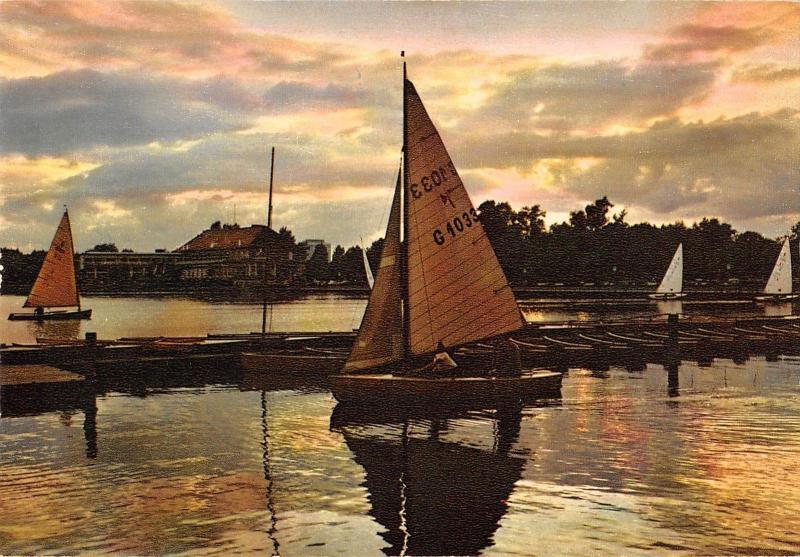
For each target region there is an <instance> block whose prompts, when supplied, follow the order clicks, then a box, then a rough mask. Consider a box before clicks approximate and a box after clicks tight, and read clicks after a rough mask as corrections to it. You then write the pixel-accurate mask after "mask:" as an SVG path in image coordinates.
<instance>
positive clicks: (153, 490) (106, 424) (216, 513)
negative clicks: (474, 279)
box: [0, 297, 800, 555]
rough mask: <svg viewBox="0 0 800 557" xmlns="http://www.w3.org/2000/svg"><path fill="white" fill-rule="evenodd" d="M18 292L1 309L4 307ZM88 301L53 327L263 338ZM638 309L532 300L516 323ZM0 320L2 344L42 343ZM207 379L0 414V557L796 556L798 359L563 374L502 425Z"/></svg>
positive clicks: (326, 324) (160, 312)
mask: <svg viewBox="0 0 800 557" xmlns="http://www.w3.org/2000/svg"><path fill="white" fill-rule="evenodd" d="M21 301H22V299H21V298H17V297H2V298H0V302H2V303H0V307H2V311H8V310H10V309H12V308H15V307H17V306H18V305H20V304H21ZM85 305H86V306H87V307H92V308H93V309H94V311H95V319H93V320H92V321H89V322H82V323H80V325H79V326H75V325H74V324H73V327H75V328H74V330H73V329H61V330H62V331H66V332H67V333H70V331H72V332H71V333H70V334H73V336H78V335H82V334H83V332H85V331H87V330H94V331H97V332H98V333H99V335H100V336H101V337H105V338H113V337H118V336H133V335H154V334H170V335H176V334H184V335H193V334H205V333H206V332H227V331H240V332H244V331H250V330H256V329H258V328H259V327H260V308H258V307H257V306H243V305H225V304H207V303H203V302H194V301H189V300H174V299H167V300H156V299H153V300H150V299H114V298H95V299H89V300H86V303H85ZM363 306H364V301H363V300H357V299H337V298H334V297H322V298H316V299H310V300H303V301H299V302H294V303H291V304H281V305H276V306H275V307H274V308H273V312H272V324H273V328H274V329H275V330H303V329H305V330H320V329H324V330H327V329H333V330H347V329H349V328H352V327H353V326H357V324H358V320H359V318H360V312H361V311H363ZM654 311H655V309H654V308H651V307H649V306H645V307H638V308H636V309H620V308H615V309H607V310H603V309H596V308H595V309H589V310H586V311H584V310H580V311H579V310H576V309H573V308H570V307H566V306H565V307H560V308H553V307H551V306H549V305H543V306H541V307H534V308H533V309H532V310H531V313H529V317H530V318H532V319H545V320H546V319H549V318H551V317H553V316H555V318H558V319H561V318H590V317H597V316H598V315H602V316H608V315H617V314H636V315H646V314H648V313H653V312H654ZM684 311H697V312H700V311H713V312H718V311H728V310H721V309H719V308H714V309H712V310H708V309H705V310H702V309H701V308H696V309H691V310H687V309H686V306H685V308H684ZM748 311H753V312H757V311H760V310H756V309H753V308H748ZM790 311H791V308H790ZM615 312H616V313H615ZM631 312H633V313H631ZM565 316H566V317H565ZM10 325H11V324H4V326H3V327H2V340H3V341H4V342H9V341H12V340H13V341H16V342H28V341H29V340H31V339H32V338H35V337H36V336H42V335H46V334H52V333H53V330H46V329H47V326H45V328H43V329H39V328H37V327H36V326H33V325H32V324H22V327H20V328H16V327H15V328H12V327H11V326H10ZM13 325H15V326H16V325H18V323H14V324H13ZM53 325H55V324H53ZM31 327H32V328H31ZM62 334H63V333H62ZM217 371H218V373H215V371H214V370H211V373H205V374H203V375H202V378H201V377H197V376H193V375H191V374H189V375H181V376H178V375H175V376H171V377H169V378H166V379H164V380H163V381H159V384H158V386H155V385H154V384H153V382H140V383H137V382H132V381H127V380H122V379H121V380H120V381H119V382H117V383H115V382H114V381H111V382H110V383H109V385H106V386H105V387H104V388H103V389H100V390H98V391H97V392H94V393H93V395H92V396H90V397H87V398H86V399H85V400H82V401H80V402H79V403H75V402H74V401H63V404H61V405H60V406H59V401H58V400H56V401H46V402H45V401H43V404H42V411H40V412H34V413H33V414H32V415H24V416H9V415H7V414H6V415H4V416H3V418H2V420H0V516H2V520H0V553H3V554H17V553H61V554H63V553H68V554H75V553H105V554H107V553H115V554H137V555H139V554H164V553H170V554H173V553H180V554H210V553H218V554H233V553H238V554H242V553H243V554H252V553H260V554H264V553H266V554H270V553H280V554H282V555H354V554H355V555H383V554H389V555H394V554H403V553H405V554H442V553H444V554H477V553H481V554H489V555H553V554H556V555H559V554H561V555H585V554H590V553H596V554H601V553H602V554H625V555H637V554H650V555H654V554H655V555H658V554H674V553H679V554H680V553H683V554H688V555H696V554H731V553H738V554H756V553H758V554H777V553H796V552H797V551H798V548H800V488H798V487H797V482H796V477H797V470H798V464H800V359H798V358H789V357H785V358H780V359H778V360H777V361H769V362H768V361H765V360H764V359H761V358H754V359H751V360H749V361H747V362H745V363H743V364H734V363H732V362H731V361H728V360H715V361H714V362H713V363H712V364H711V365H710V366H705V367H699V366H698V365H696V364H694V363H690V362H685V363H683V364H681V365H680V367H679V369H678V370H677V372H673V373H667V372H666V371H665V370H664V369H663V368H662V367H661V366H656V365H651V366H648V367H647V368H646V369H645V370H644V371H641V372H628V371H625V370H623V369H616V368H612V369H611V370H610V371H608V372H605V373H593V372H589V371H587V370H582V369H573V370H570V372H569V374H568V376H567V377H566V378H565V380H564V387H563V396H562V399H560V400H554V401H550V402H548V403H547V404H542V405H540V406H530V407H525V408H521V409H507V410H505V411H503V412H501V413H499V412H496V411H490V410H486V411H472V412H461V413H457V412H437V413H433V412H428V413H420V412H418V413H416V414H410V415H409V414H405V415H403V414H398V413H387V412H385V411H384V412H378V411H376V412H374V413H364V412H353V411H352V410H351V409H348V408H346V407H341V406H338V407H337V405H336V402H335V401H334V400H333V398H332V397H331V395H330V393H329V391H328V390H327V386H326V385H325V384H324V382H322V383H321V384H319V385H310V386H309V385H306V386H304V387H302V388H301V387H297V386H292V385H290V384H287V383H285V382H284V383H283V384H282V383H281V382H278V381H276V380H268V379H265V378H264V377H263V376H259V375H250V374H245V373H242V372H239V371H232V370H231V369H230V367H229V366H228V369H224V370H223V369H220V370H217ZM1 403H2V401H0V404H1ZM455 501H458V504H454V502H455Z"/></svg>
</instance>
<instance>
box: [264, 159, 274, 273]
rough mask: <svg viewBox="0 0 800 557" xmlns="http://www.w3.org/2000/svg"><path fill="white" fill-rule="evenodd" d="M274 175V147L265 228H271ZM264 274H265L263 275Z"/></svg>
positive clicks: (270, 167)
mask: <svg viewBox="0 0 800 557" xmlns="http://www.w3.org/2000/svg"><path fill="white" fill-rule="evenodd" d="M274 173H275V147H273V148H272V158H271V159H270V163H269V204H268V205H267V228H270V229H271V228H272V175H273V174H274ZM265 274H266V273H265Z"/></svg>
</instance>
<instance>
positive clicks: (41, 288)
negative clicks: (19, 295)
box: [23, 211, 80, 307]
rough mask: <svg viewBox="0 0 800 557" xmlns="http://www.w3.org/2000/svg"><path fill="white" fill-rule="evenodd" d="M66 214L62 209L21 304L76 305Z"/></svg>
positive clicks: (67, 216)
mask: <svg viewBox="0 0 800 557" xmlns="http://www.w3.org/2000/svg"><path fill="white" fill-rule="evenodd" d="M79 305H80V300H79V299H78V287H77V284H76V282H75V262H74V250H73V246H72V230H71V229H70V226H69V215H68V214H67V212H66V211H64V216H63V217H61V222H60V223H59V224H58V229H56V235H55V236H54V237H53V242H52V243H51V244H50V249H49V250H48V251H47V255H46V256H45V258H44V263H43V264H42V268H41V269H40V270H39V275H38V276H37V277H36V282H34V283H33V288H32V289H31V292H30V294H28V299H27V300H25V304H24V305H23V307H65V306H79Z"/></svg>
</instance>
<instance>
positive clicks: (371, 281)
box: [361, 239, 375, 290]
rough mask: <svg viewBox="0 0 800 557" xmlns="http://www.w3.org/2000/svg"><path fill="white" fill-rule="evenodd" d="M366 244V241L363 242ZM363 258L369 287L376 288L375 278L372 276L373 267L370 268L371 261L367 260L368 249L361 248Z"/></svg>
mask: <svg viewBox="0 0 800 557" xmlns="http://www.w3.org/2000/svg"><path fill="white" fill-rule="evenodd" d="M361 243H362V244H363V243H364V240H363V239H362V240H361ZM361 256H362V257H363V258H364V274H365V275H366V276H367V285H368V286H369V289H370V290H372V287H373V286H375V277H374V276H373V275H372V267H370V266H369V259H367V248H361Z"/></svg>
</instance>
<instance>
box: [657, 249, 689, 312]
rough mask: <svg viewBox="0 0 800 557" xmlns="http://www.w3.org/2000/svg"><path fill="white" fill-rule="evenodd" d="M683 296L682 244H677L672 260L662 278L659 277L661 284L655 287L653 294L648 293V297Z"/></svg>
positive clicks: (660, 298)
mask: <svg viewBox="0 0 800 557" xmlns="http://www.w3.org/2000/svg"><path fill="white" fill-rule="evenodd" d="M684 296H686V294H685V293H684V292H683V244H678V249H676V250H675V255H673V256H672V261H671V262H670V264H669V267H667V272H666V273H664V278H663V279H661V284H659V285H658V288H656V291H655V294H650V298H653V299H654V300H673V299H675V298H683V297H684Z"/></svg>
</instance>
